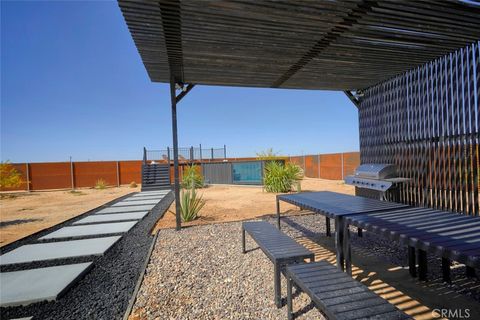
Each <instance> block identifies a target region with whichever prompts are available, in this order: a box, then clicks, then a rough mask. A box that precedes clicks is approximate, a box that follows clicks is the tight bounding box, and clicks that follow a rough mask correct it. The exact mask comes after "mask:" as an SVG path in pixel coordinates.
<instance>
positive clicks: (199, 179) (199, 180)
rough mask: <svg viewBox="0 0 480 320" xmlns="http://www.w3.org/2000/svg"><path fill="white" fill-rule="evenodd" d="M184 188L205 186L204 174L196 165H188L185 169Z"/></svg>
mask: <svg viewBox="0 0 480 320" xmlns="http://www.w3.org/2000/svg"><path fill="white" fill-rule="evenodd" d="M182 188H185V189H191V188H196V189H198V188H203V176H202V175H201V174H200V172H198V167H197V166H196V165H191V166H186V167H185V168H184V170H183V176H182Z"/></svg>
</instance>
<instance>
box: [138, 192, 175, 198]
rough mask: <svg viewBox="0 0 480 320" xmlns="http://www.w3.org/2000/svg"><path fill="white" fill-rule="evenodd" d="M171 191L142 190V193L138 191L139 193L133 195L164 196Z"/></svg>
mask: <svg viewBox="0 0 480 320" xmlns="http://www.w3.org/2000/svg"><path fill="white" fill-rule="evenodd" d="M169 192H170V191H166V192H163V191H162V192H152V193H151V192H140V193H137V194H134V195H133V196H132V197H145V196H164V195H166V194H168V193H169Z"/></svg>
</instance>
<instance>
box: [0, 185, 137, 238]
mask: <svg viewBox="0 0 480 320" xmlns="http://www.w3.org/2000/svg"><path fill="white" fill-rule="evenodd" d="M136 191H140V187H137V188H130V187H126V186H125V187H120V188H108V189H104V190H96V189H79V190H77V191H76V192H71V191H65V190H62V191H43V192H31V193H15V194H13V195H14V197H12V198H10V197H7V196H6V194H5V193H2V194H1V195H2V199H1V200H0V246H4V245H6V244H8V243H11V242H13V241H15V240H18V239H20V238H23V237H25V236H28V235H30V234H32V233H35V232H37V231H40V230H42V229H45V228H48V227H51V226H53V225H56V224H58V223H61V222H63V221H65V220H68V219H70V218H73V217H75V216H78V215H80V214H82V213H84V212H86V211H89V210H91V209H94V208H96V207H98V206H100V205H102V204H104V203H107V202H109V201H112V200H114V199H116V198H118V197H121V196H123V195H126V194H128V193H131V192H136Z"/></svg>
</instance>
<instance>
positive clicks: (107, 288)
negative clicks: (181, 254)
mask: <svg viewBox="0 0 480 320" xmlns="http://www.w3.org/2000/svg"><path fill="white" fill-rule="evenodd" d="M120 200H121V199H119V200H117V201H120ZM172 201H173V194H172V193H170V194H168V195H167V196H165V197H164V198H163V199H162V200H161V202H160V203H159V204H157V205H156V206H155V208H154V209H153V210H152V212H151V213H149V214H148V215H147V216H146V217H145V218H144V219H143V220H141V221H140V222H139V223H138V224H136V225H135V226H134V227H133V228H132V229H131V230H130V231H129V232H128V233H126V234H124V235H123V237H122V239H120V240H119V241H118V242H117V243H116V244H115V245H114V246H113V247H112V248H111V249H110V250H109V251H107V253H106V254H105V255H104V256H102V257H96V258H94V259H93V261H94V267H93V268H92V270H91V271H90V272H89V273H87V275H86V276H85V277H84V278H83V279H81V280H80V281H79V282H78V283H77V284H76V285H75V286H74V287H73V288H71V289H70V290H69V291H68V292H67V293H66V294H65V295H64V296H63V297H61V298H60V299H59V300H58V301H56V302H50V303H47V302H43V303H37V304H32V305H30V306H27V307H8V308H0V318H1V319H12V318H20V317H27V316H34V320H35V319H42V320H43V319H55V320H58V319H75V320H77V319H95V320H101V319H105V320H112V319H122V317H123V315H124V313H125V311H126V309H127V306H128V302H129V299H130V298H131V295H132V293H133V291H134V288H135V284H136V282H137V279H138V277H139V275H140V273H141V271H142V268H143V265H144V261H145V258H146V254H147V252H148V249H149V248H150V245H151V243H152V240H153V237H152V236H151V235H150V233H149V232H150V230H151V229H152V228H153V226H154V225H155V223H156V222H157V220H158V219H159V218H160V217H161V216H162V215H163V214H164V212H165V211H166V210H167V208H168V207H169V206H170V203H171V202H172ZM99 209H101V208H98V209H97V210H99ZM92 212H93V211H92ZM92 212H89V214H91V213H92ZM83 217H85V215H82V216H81V217H77V218H76V219H74V220H77V219H80V218H83ZM74 220H71V221H69V223H71V222H72V221H74ZM62 225H63V224H62ZM62 225H59V226H56V227H55V228H51V229H50V230H46V231H44V232H41V233H39V234H36V235H35V237H36V238H38V237H41V236H42V235H43V234H46V233H48V232H50V231H52V230H53V229H58V228H59V227H61V226H62ZM29 238H30V237H29ZM30 241H31V239H30ZM20 242H21V243H23V242H27V243H28V242H29V239H24V240H22V241H20ZM21 243H20V244H21ZM17 245H19V244H15V245H12V246H10V248H8V249H13V247H16V246H17ZM91 260H92V259H91V258H89V259H87V261H91ZM84 261H85V258H83V259H82V258H80V259H68V261H67V260H64V261H59V262H56V263H55V264H57V265H58V264H65V263H77V262H84ZM45 265H48V264H46V263H45V262H36V263H32V264H30V266H29V268H32V267H38V266H45ZM2 271H6V270H3V269H2Z"/></svg>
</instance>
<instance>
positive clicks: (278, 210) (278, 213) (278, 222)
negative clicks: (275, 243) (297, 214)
mask: <svg viewBox="0 0 480 320" xmlns="http://www.w3.org/2000/svg"><path fill="white" fill-rule="evenodd" d="M277 227H278V230H280V201H279V200H278V198H277Z"/></svg>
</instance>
